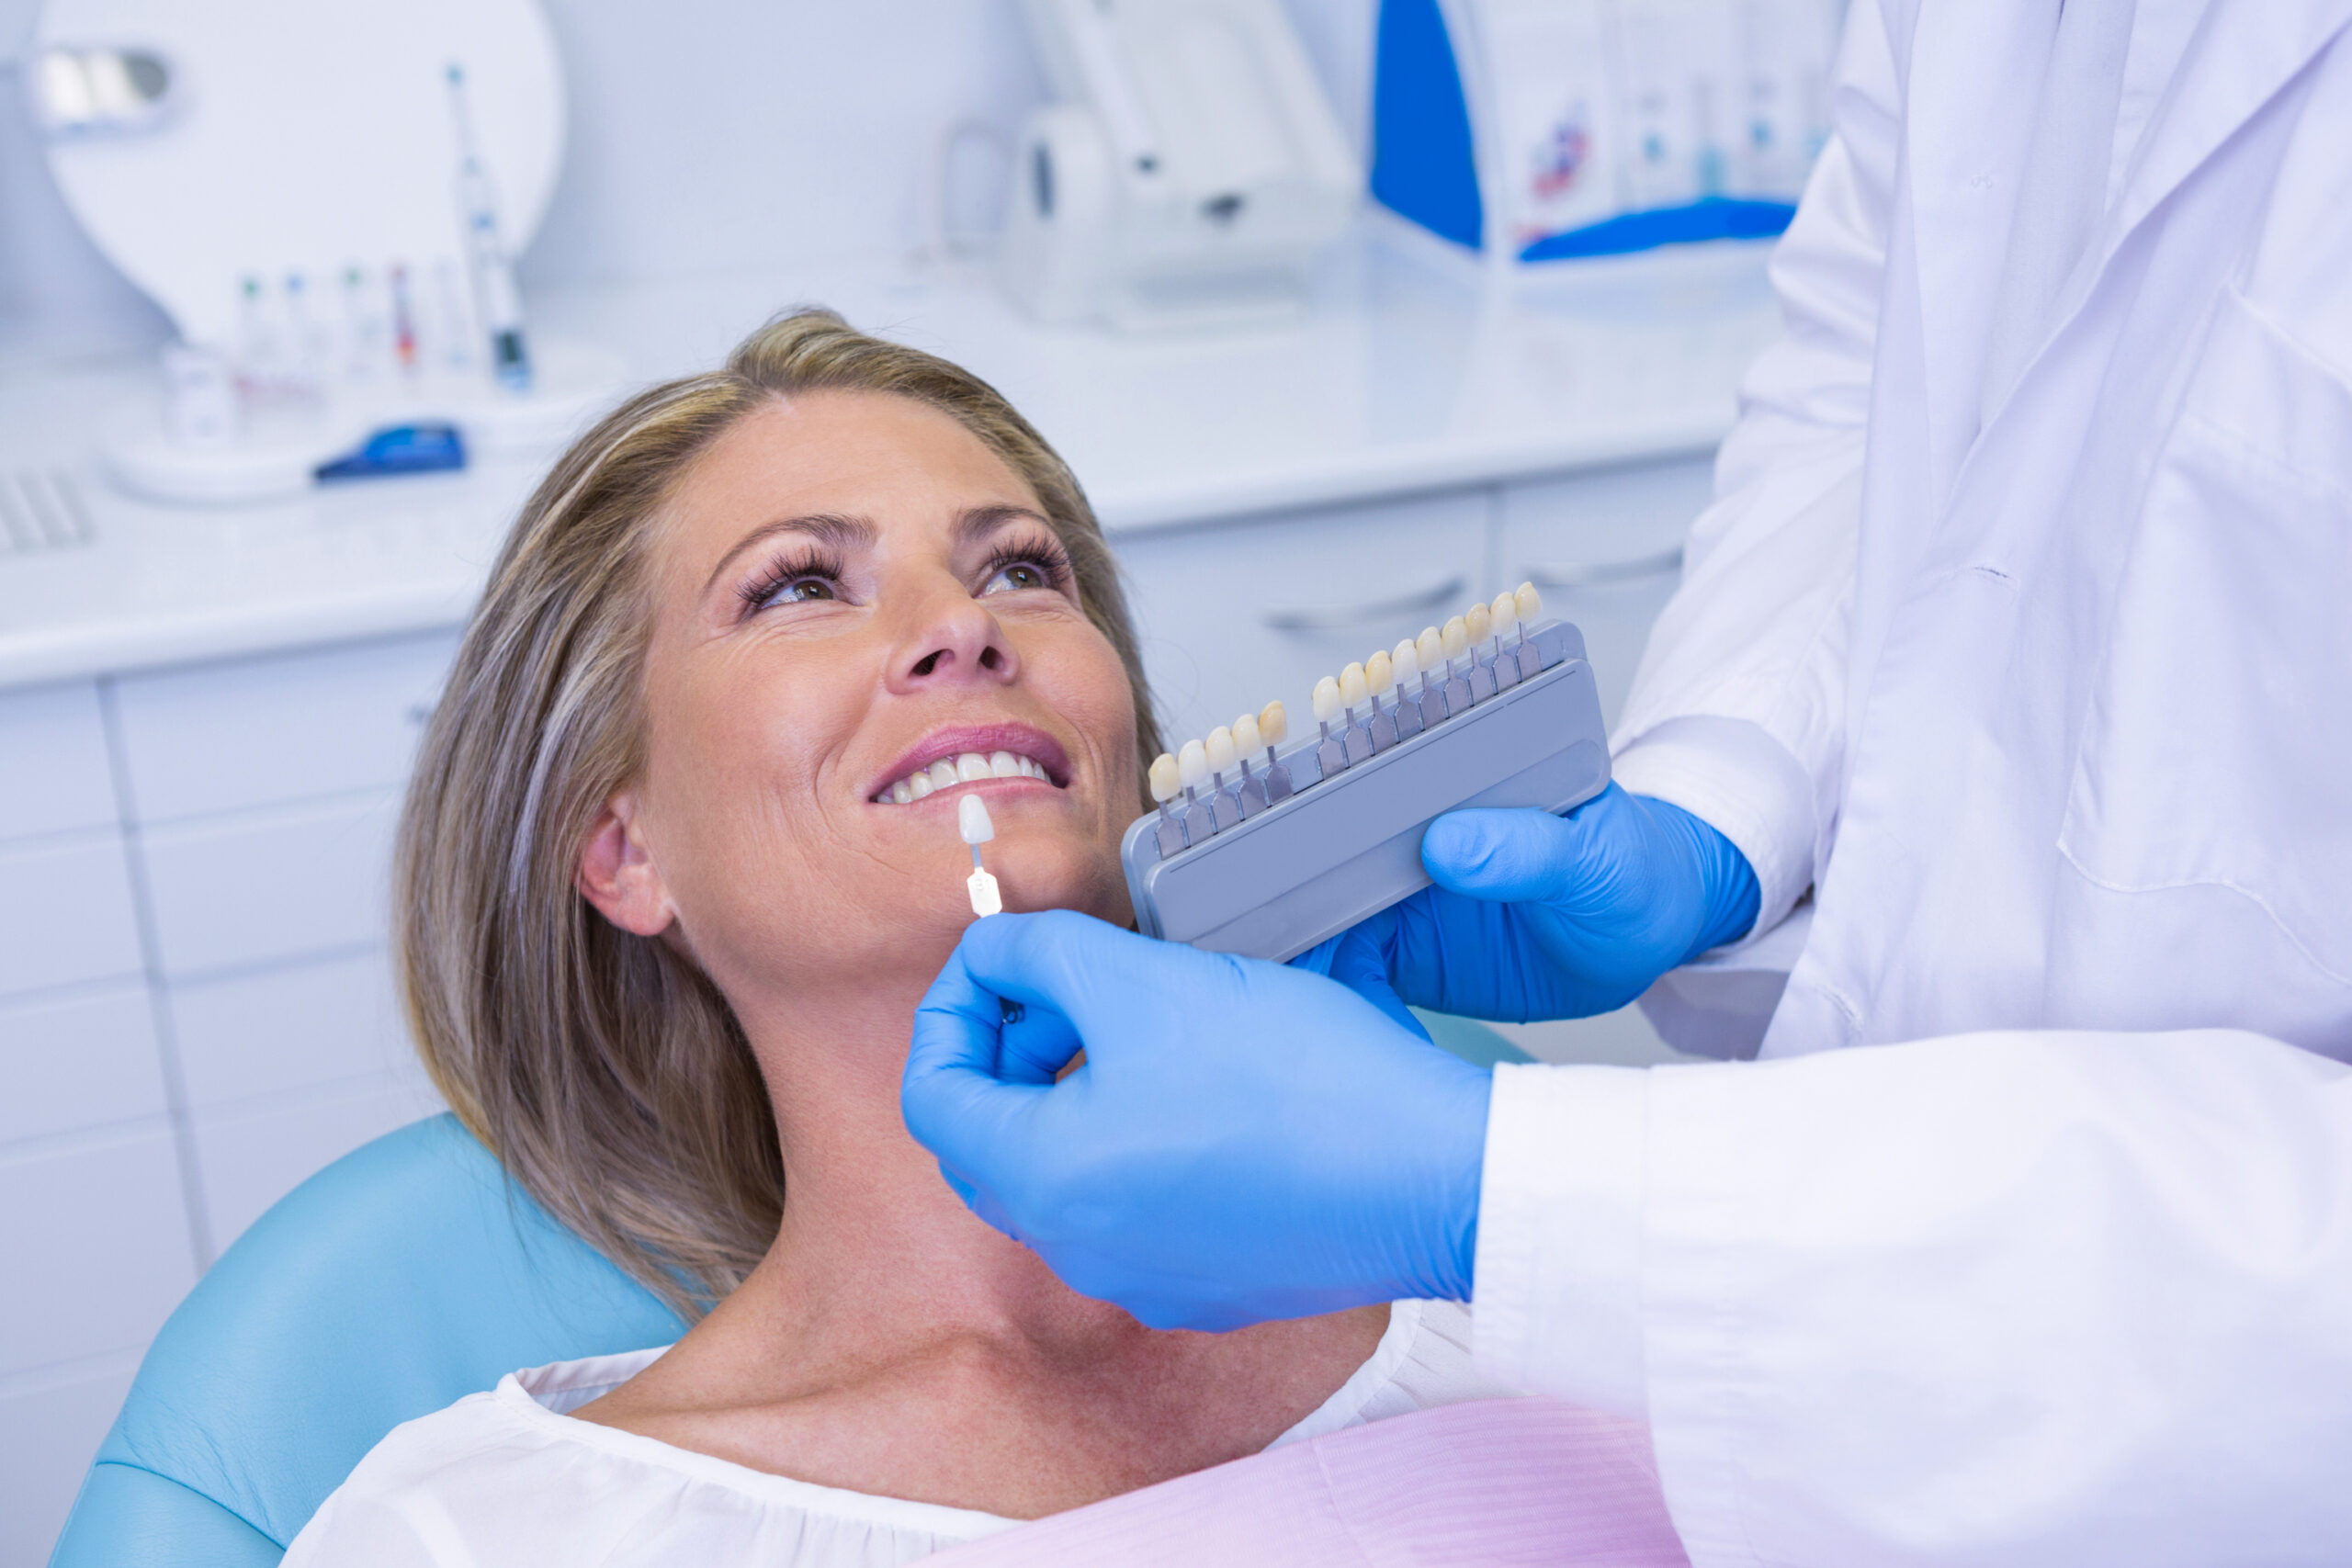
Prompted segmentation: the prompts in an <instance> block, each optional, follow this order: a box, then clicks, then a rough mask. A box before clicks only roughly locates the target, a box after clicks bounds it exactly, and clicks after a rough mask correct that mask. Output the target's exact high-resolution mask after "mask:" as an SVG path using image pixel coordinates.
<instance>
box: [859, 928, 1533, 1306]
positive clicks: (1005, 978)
mask: <svg viewBox="0 0 2352 1568" xmlns="http://www.w3.org/2000/svg"><path fill="white" fill-rule="evenodd" d="M1408 1021H1409V1020H1408ZM1080 1045H1083V1046H1084V1047H1085V1049H1086V1060H1085V1062H1084V1063H1083V1064H1082V1065H1081V1066H1080V1067H1079V1068H1078V1070H1077V1071H1076V1072H1074V1073H1071V1074H1070V1075H1069V1077H1067V1078H1064V1079H1062V1080H1061V1081H1060V1082H1058V1083H1057V1082H1056V1081H1055V1075H1056V1073H1057V1072H1058V1071H1059V1070H1060V1069H1061V1068H1062V1067H1063V1066H1065V1065H1066V1064H1067V1063H1068V1062H1069V1060H1070V1058H1071V1056H1072V1055H1074V1054H1075V1052H1076V1051H1077V1050H1078V1048H1079V1047H1080ZM1489 1087H1490V1079H1489V1077H1488V1075H1487V1073H1486V1072H1485V1071H1483V1070H1481V1069H1479V1068H1476V1067H1474V1066H1470V1065H1469V1064H1468V1063H1466V1062H1464V1061H1462V1060H1461V1059H1460V1058H1458V1057H1455V1056H1453V1055H1448V1054H1447V1053H1446V1052H1444V1051H1442V1050H1441V1049H1440V1048H1438V1047H1437V1046H1435V1045H1432V1044H1430V1043H1429V1039H1428V1036H1427V1035H1425V1034H1422V1033H1420V1032H1419V1031H1418V1028H1416V1029H1413V1030H1408V1029H1407V1028H1406V1027H1404V1025H1402V1024H1400V1023H1399V1022H1397V1021H1396V1020H1395V1019H1394V1018H1392V1017H1390V1016H1388V1015H1386V1014H1385V1013H1384V1012H1383V1011H1381V1010H1379V1009H1377V1008H1375V1007H1374V1006H1373V1005H1371V1004H1370V1003H1367V1002H1366V1001H1365V1000H1364V999H1363V998H1361V997H1359V996H1357V995H1355V994H1354V993H1352V992H1351V991H1350V990H1349V989H1348V988H1347V987H1344V986H1340V985H1335V984H1333V983H1332V982H1331V981H1330V980H1329V979H1326V978H1324V977H1322V976H1317V975H1313V974H1308V973H1306V972H1303V971H1301V970H1297V969H1293V968H1288V967H1285V966H1284V965H1282V964H1266V963H1261V962H1259V961H1257V960H1255V959H1241V958H1232V957H1227V956H1225V955H1222V954H1217V953H1201V952H1196V951H1195V950H1193V949H1192V948H1189V947H1183V946H1180V945H1178V944H1176V943H1174V942H1156V941H1153V940H1152V939H1150V938H1148V937H1142V936H1137V935H1136V934H1135V933H1133V932H1132V931H1120V930H1117V929H1116V928H1114V927H1112V926H1108V925H1105V924H1103V922H1102V921H1100V920H1096V919H1090V918H1088V917H1087V916H1084V915H1079V914H1072V913H1069V912H1067V911H1054V912H1049V913H1046V914H1036V915H996V916H991V917H990V918H989V919H984V920H978V921H975V922H974V923H973V924H972V925H971V926H970V927H968V928H967V929H966V931H965V932H964V937H963V940H962V941H961V942H958V943H957V944H956V953H955V955H954V956H953V957H951V958H950V959H949V960H948V961H947V966H946V968H944V970H942V971H941V972H940V976H939V978H938V980H937V981H936V982H934V983H933V986H932V987H931V990H930V993H929V994H928V995H926V996H925V997H924V998H923V1000H922V1006H921V1007H920V1008H919V1009H918V1010H916V1013H915V1028H914V1047H913V1050H912V1052H911V1054H910V1055H909V1057H908V1060H907V1071H906V1077H905V1079H904V1082H903V1084H902V1085H901V1089H900V1096H899V1103H900V1106H901V1109H902V1110H903V1111H904V1113H905V1116H906V1120H907V1126H908V1128H909V1130H910V1131H911V1132H912V1133H913V1134H914V1135H915V1137H916V1138H917V1139H919V1140H920V1141H921V1142H922V1144H923V1145H924V1146H925V1147H927V1148H929V1149H930V1150H931V1151H932V1152H933V1154H935V1155H937V1156H939V1167H940V1170H941V1171H942V1173H944V1175H945V1176H946V1178H947V1180H948V1183H949V1184H950V1185H951V1186H953V1187H954V1188H955V1189H956V1192H957V1193H959V1194H960V1195H961V1196H962V1197H963V1199H964V1201H965V1202H967V1203H968V1204H970V1205H971V1207H972V1209H973V1210H974V1212H975V1213H978V1214H979V1215H980V1217H981V1218H983V1219H985V1220H987V1221H988V1222H989V1224H992V1225H994V1226H996V1227H997V1228H998V1229H999V1230H1001V1231H1003V1232H1004V1233H1005V1234H1006V1235H1010V1236H1012V1237H1014V1238H1015V1239H1016V1240H1019V1241H1021V1242H1023V1243H1025V1244H1027V1245H1028V1246H1029V1247H1032V1248H1034V1249H1035V1251H1036V1252H1037V1253H1038V1254H1039V1255H1040V1256H1042V1257H1043V1258H1045V1259H1046V1262H1047V1263H1049V1264H1050V1265H1052V1267H1053V1269H1054V1271H1055V1272H1056V1273H1057V1274H1059V1275H1060V1276H1061V1277H1062V1279H1063V1280H1064V1281H1066V1282H1067V1283H1068V1284H1069V1286H1070V1287H1071V1288H1072V1289H1073V1290H1076V1291H1078V1292H1080V1293H1081V1294H1084V1295H1089V1296H1093V1297H1095V1298H1097V1299H1098V1300H1102V1301H1108V1302H1115V1303H1118V1304H1119V1305H1120V1306H1123V1307H1125V1308H1126V1310H1127V1311H1129V1312H1131V1313H1133V1314H1135V1315H1136V1317H1137V1318H1139V1319H1140V1320H1142V1321H1143V1322H1144V1323H1146V1324H1148V1325H1150V1326H1152V1327H1154V1328H1200V1329H1223V1328H1238V1327H1240V1326H1241V1325H1245V1324H1250V1323H1256V1322H1261V1321H1263V1320H1265V1319H1268V1318H1287V1317H1304V1316H1307V1315H1309V1314H1316V1313H1326V1312H1336V1311H1338V1310H1339V1309H1340V1308H1342V1307H1350V1306H1360V1305H1363V1304H1366V1303H1374V1302H1386V1301H1396V1300H1401V1299H1405V1298H1410V1297H1442V1298H1448V1299H1452V1300H1456V1301H1466V1300H1468V1299H1469V1295H1470V1283H1471V1279H1470V1276H1471V1262H1472V1258H1473V1256H1474V1254H1475V1250H1476V1238H1477V1224H1478V1183H1479V1168H1480V1165H1481V1163H1482V1162H1483V1160H1484V1158H1485V1155H1486V1139H1487V1091H1488V1089H1489Z"/></svg>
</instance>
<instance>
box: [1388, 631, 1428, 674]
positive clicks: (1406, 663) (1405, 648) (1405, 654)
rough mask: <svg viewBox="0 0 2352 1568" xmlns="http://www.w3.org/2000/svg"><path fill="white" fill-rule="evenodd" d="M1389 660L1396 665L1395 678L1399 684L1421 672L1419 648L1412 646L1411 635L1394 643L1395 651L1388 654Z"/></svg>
mask: <svg viewBox="0 0 2352 1568" xmlns="http://www.w3.org/2000/svg"><path fill="white" fill-rule="evenodd" d="M1389 662H1390V663H1391V664H1393V665H1394V666H1395V667H1396V670H1397V682H1398V683H1399V684H1401V683H1403V682H1407V681H1409V680H1411V679H1412V678H1413V677H1414V676H1416V675H1418V674H1419V673H1420V672H1421V652H1420V649H1418V648H1416V647H1414V646H1413V639H1412V638H1411V637H1405V638H1403V639H1401V640H1400V641H1399V642H1398V643H1397V651H1396V652H1394V653H1392V654H1390V655H1389Z"/></svg>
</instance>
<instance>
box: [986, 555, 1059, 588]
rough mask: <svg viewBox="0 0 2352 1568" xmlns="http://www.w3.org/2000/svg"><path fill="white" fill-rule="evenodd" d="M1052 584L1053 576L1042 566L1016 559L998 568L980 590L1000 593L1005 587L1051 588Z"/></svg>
mask: <svg viewBox="0 0 2352 1568" xmlns="http://www.w3.org/2000/svg"><path fill="white" fill-rule="evenodd" d="M1053 585H1054V580H1053V577H1052V575H1051V574H1050V573H1048V572H1047V571H1046V569H1045V568H1044V567H1042V566H1039V565H1038V564H1037V563H1036V562H1035V561H1027V560H1017V561H1014V562H1013V563H1012V565H1010V566H1005V567H1000V568H998V569H997V574H996V575H995V576H994V577H991V578H989V580H988V581H986V582H984V583H982V584H981V585H980V592H983V593H1001V592H1005V591H1006V590H1007V589H1014V588H1051V587H1052V586H1053Z"/></svg>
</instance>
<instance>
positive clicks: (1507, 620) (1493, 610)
mask: <svg viewBox="0 0 2352 1568" xmlns="http://www.w3.org/2000/svg"><path fill="white" fill-rule="evenodd" d="M1487 614H1488V615H1492V616H1493V617H1494V621H1495V635H1496V636H1497V637H1509V636H1510V630H1511V628H1512V627H1513V626H1517V625H1519V601H1518V600H1517V599H1514V598H1513V597H1511V595H1510V593H1508V592H1503V593H1498V594H1496V595H1495V602H1494V603H1493V604H1489V605H1487Z"/></svg>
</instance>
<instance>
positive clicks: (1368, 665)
mask: <svg viewBox="0 0 2352 1568" xmlns="http://www.w3.org/2000/svg"><path fill="white" fill-rule="evenodd" d="M1363 683H1364V684H1365V685H1367V686H1369V687H1371V688H1372V717H1371V718H1370V719H1369V720H1367V721H1366V723H1365V725H1364V728H1366V729H1368V730H1370V731H1371V732H1372V749H1373V750H1375V751H1385V750H1388V748H1390V747H1391V746H1394V745H1396V744H1397V721H1396V720H1395V719H1394V718H1391V717H1390V716H1389V715H1388V710H1387V709H1385V708H1384V707H1382V706H1381V705H1380V699H1381V698H1383V697H1385V696H1386V695H1388V694H1390V693H1392V692H1394V691H1395V690H1396V689H1397V667H1396V665H1395V664H1394V663H1393V662H1391V661H1390V660H1389V658H1388V650H1387V649H1385V648H1375V649H1373V650H1372V657H1371V658H1369V659H1367V660H1364V661H1363Z"/></svg>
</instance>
